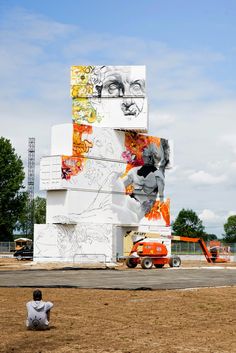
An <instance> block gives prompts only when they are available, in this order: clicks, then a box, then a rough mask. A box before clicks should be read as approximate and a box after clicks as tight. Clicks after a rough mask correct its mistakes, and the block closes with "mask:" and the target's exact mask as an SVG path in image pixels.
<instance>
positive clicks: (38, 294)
mask: <svg viewBox="0 0 236 353" xmlns="http://www.w3.org/2000/svg"><path fill="white" fill-rule="evenodd" d="M33 298H34V300H42V292H41V290H39V289H36V290H35V291H33Z"/></svg>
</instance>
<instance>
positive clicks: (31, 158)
mask: <svg viewBox="0 0 236 353" xmlns="http://www.w3.org/2000/svg"><path fill="white" fill-rule="evenodd" d="M34 176H35V138H34V137H29V141H28V195H29V234H30V235H31V236H32V238H33V235H34Z"/></svg>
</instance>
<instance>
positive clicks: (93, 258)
mask: <svg viewBox="0 0 236 353" xmlns="http://www.w3.org/2000/svg"><path fill="white" fill-rule="evenodd" d="M78 258H79V259H78ZM101 258H102V261H101ZM106 259H107V256H106V254H74V256H73V263H75V262H79V263H84V264H85V263H90V264H91V263H101V262H102V263H103V264H104V265H106V262H107V261H106Z"/></svg>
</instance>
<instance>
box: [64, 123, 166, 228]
mask: <svg viewBox="0 0 236 353" xmlns="http://www.w3.org/2000/svg"><path fill="white" fill-rule="evenodd" d="M95 131H96V130H95ZM119 134H120V135H121V134H123V139H120V141H121V142H122V143H123V147H122V149H123V152H122V153H121V158H122V159H123V163H119V162H116V161H104V160H100V159H99V160H97V159H90V158H88V157H87V156H88V154H89V153H90V152H91V151H92V149H93V142H92V141H93V140H94V133H93V128H92V127H91V126H86V125H80V126H78V125H77V124H74V134H73V152H74V153H76V154H77V156H75V155H74V156H63V157H62V168H61V170H62V179H65V182H64V183H63V185H64V187H70V188H71V187H72V188H80V189H81V188H85V189H90V188H91V189H92V190H97V192H99V193H101V192H108V191H110V192H113V193H114V192H116V193H120V194H122V195H126V196H122V195H119V194H117V195H114V196H113V203H114V205H112V206H111V207H112V210H113V211H114V212H115V213H116V214H117V217H118V220H119V221H120V222H123V221H124V219H123V218H124V217H122V216H121V215H122V214H123V211H124V210H125V212H126V219H127V218H129V217H128V215H129V214H130V219H132V222H134V221H135V222H140V220H141V219H143V218H144V217H145V218H146V219H147V220H149V221H152V220H160V219H164V221H165V224H166V225H169V224H170V201H169V199H167V200H164V187H165V169H166V168H168V167H169V166H170V148H169V143H168V140H166V139H162V138H158V137H153V136H147V135H143V134H138V133H134V132H122V133H121V132H119ZM83 136H84V137H83ZM110 142H111V141H110ZM85 165H86V167H85ZM105 197H106V196H105V195H104V198H105ZM95 198H96V200H97V196H95ZM101 198H102V195H99V200H100V201H101ZM121 208H122V209H121ZM91 209H93V207H92V208H91Z"/></svg>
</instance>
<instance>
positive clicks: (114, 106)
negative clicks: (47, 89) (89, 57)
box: [71, 66, 147, 128]
mask: <svg viewBox="0 0 236 353" xmlns="http://www.w3.org/2000/svg"><path fill="white" fill-rule="evenodd" d="M71 95H72V98H73V108H72V115H73V120H74V122H77V123H79V124H100V126H107V127H115V128H122V127H128V126H129V125H130V126H131V127H132V126H133V128H135V124H137V128H139V127H143V128H144V127H145V128H146V125H147V103H146V97H145V95H146V93H145V67H143V66H132V67H131V66H73V67H72V70H71ZM137 118H139V119H138V120H136V119H137ZM133 120H134V122H133V123H132V121H133Z"/></svg>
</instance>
